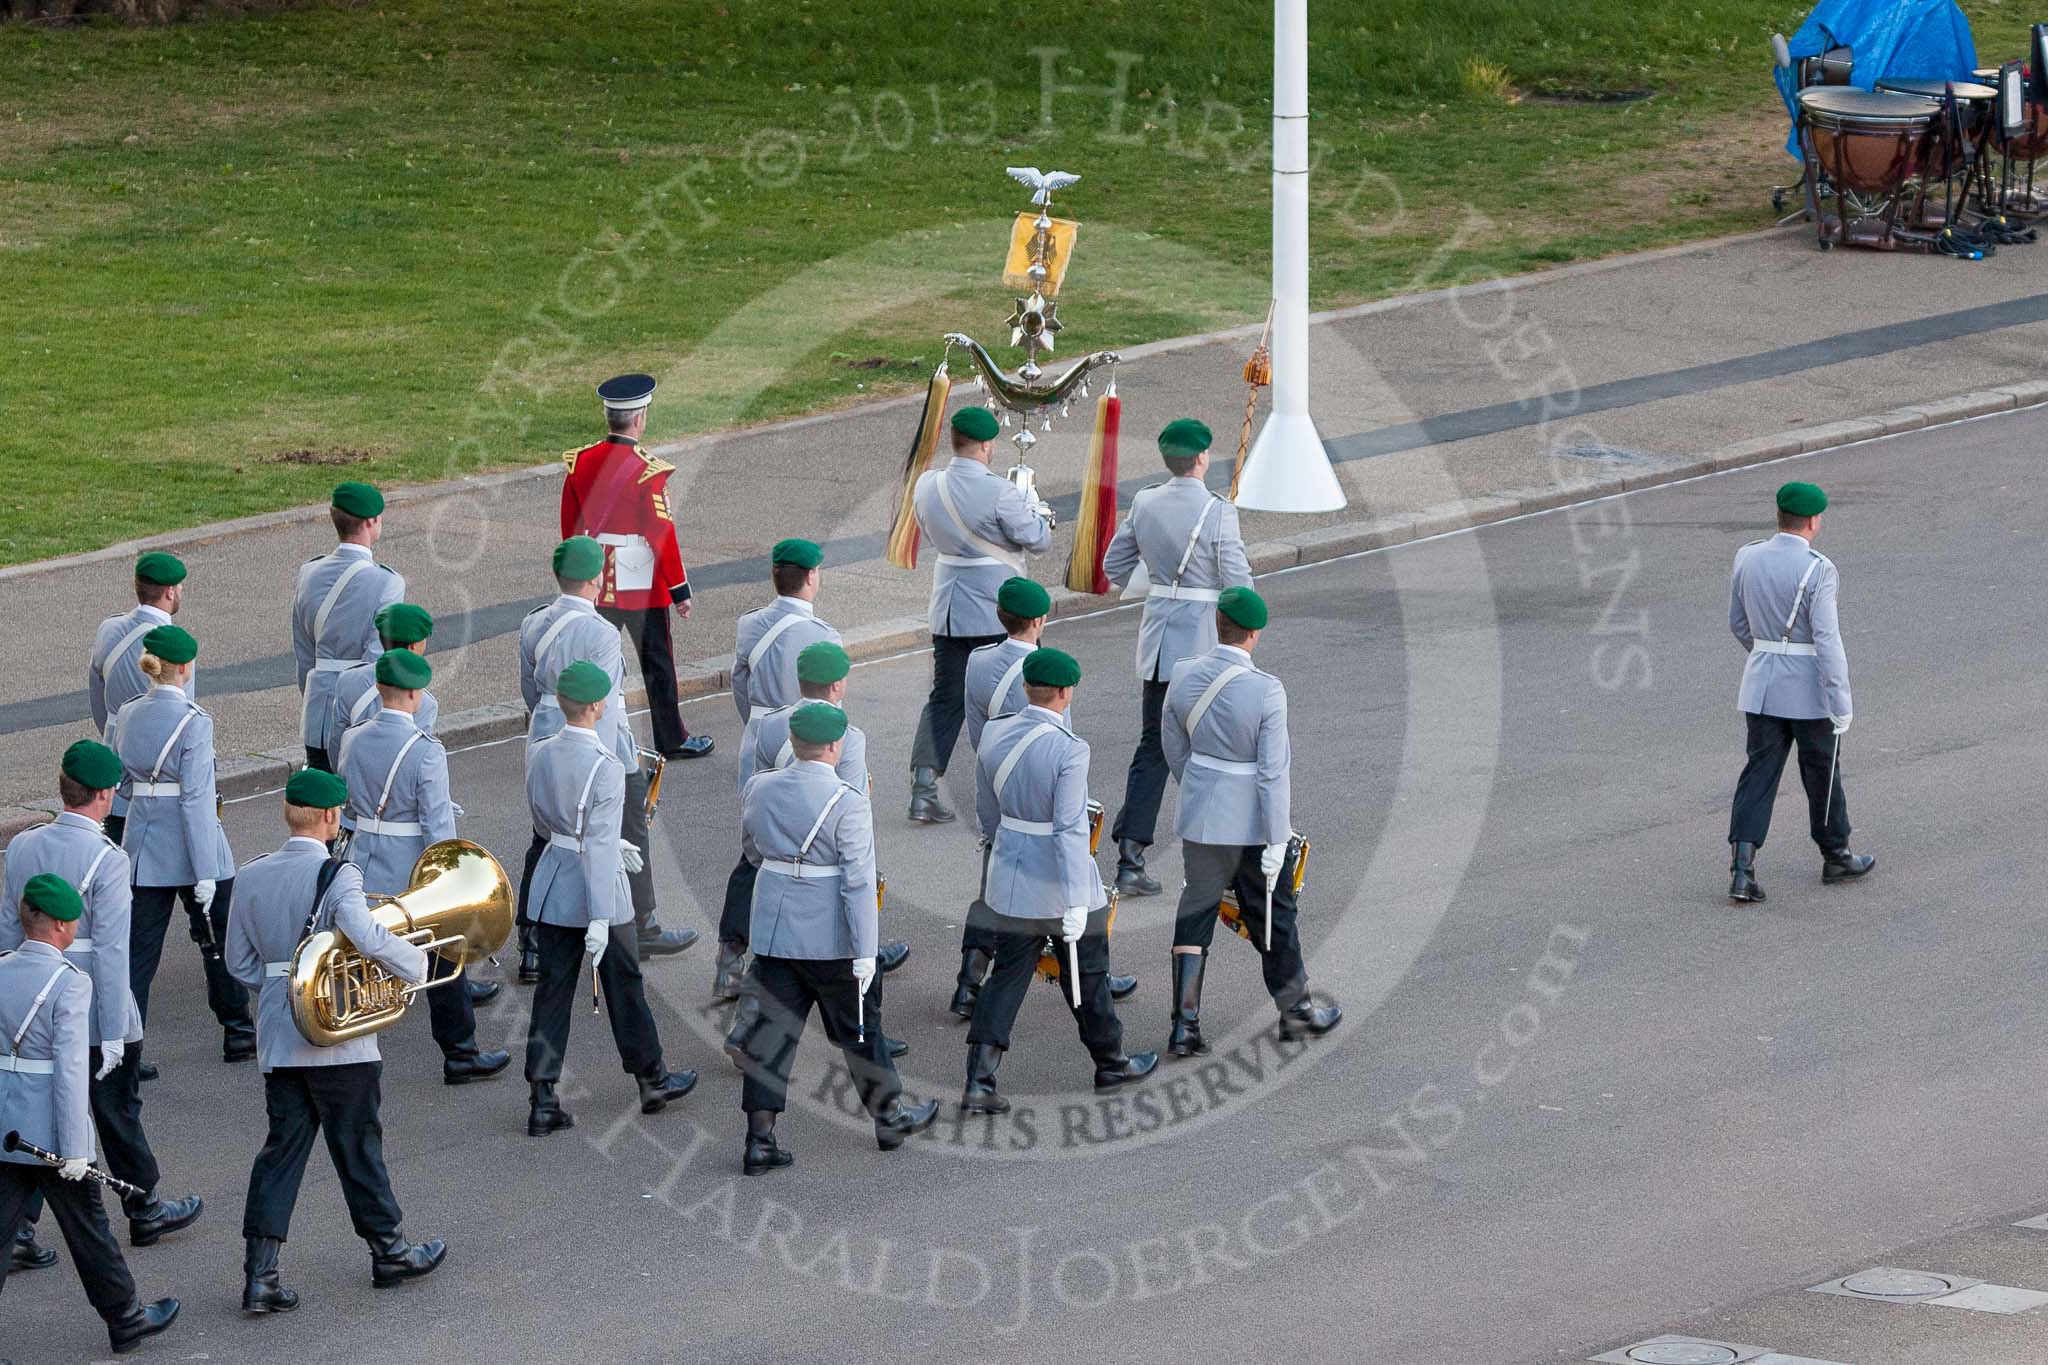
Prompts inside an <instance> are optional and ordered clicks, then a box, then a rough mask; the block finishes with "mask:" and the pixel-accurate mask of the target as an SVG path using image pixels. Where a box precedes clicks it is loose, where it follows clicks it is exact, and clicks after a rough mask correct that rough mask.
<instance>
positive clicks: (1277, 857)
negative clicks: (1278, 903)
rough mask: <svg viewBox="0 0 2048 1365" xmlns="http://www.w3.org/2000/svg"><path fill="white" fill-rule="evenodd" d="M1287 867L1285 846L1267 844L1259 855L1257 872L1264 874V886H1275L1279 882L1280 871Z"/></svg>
mask: <svg viewBox="0 0 2048 1365" xmlns="http://www.w3.org/2000/svg"><path fill="white" fill-rule="evenodd" d="M1285 866H1287V845H1285V844H1267V845H1266V847H1265V850H1264V851H1263V852H1261V853H1260V854H1259V871H1261V872H1263V873H1265V874H1266V885H1267V886H1276V885H1278V884H1279V882H1280V869H1281V868H1283V867H1285Z"/></svg>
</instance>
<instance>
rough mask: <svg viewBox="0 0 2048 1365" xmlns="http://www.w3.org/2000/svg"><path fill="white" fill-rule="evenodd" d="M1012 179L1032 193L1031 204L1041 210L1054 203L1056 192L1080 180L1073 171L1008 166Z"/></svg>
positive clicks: (1006, 168)
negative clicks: (1053, 198) (1053, 197)
mask: <svg viewBox="0 0 2048 1365" xmlns="http://www.w3.org/2000/svg"><path fill="white" fill-rule="evenodd" d="M1004 169H1005V170H1007V171H1008V172H1009V173H1010V179H1012V180H1014V181H1016V182H1017V183H1018V184H1020V185H1022V186H1024V188H1026V189H1028V190H1030V191H1032V195H1031V202H1032V203H1034V204H1037V205H1039V206H1040V207H1041V208H1042V207H1044V206H1045V205H1047V204H1050V203H1051V202H1052V196H1053V193H1054V191H1056V190H1063V189H1065V188H1066V187H1067V186H1069V185H1072V184H1074V183H1075V182H1077V181H1078V180H1080V178H1081V177H1080V176H1078V175H1076V174H1074V173H1073V172H1072V171H1040V170H1039V169H1038V167H1036V166H1006V167H1004Z"/></svg>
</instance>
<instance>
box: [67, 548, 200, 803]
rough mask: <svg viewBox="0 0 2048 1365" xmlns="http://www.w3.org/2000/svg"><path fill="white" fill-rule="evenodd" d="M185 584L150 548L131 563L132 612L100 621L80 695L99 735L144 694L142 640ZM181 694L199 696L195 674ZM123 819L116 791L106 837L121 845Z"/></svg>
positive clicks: (173, 611)
mask: <svg viewBox="0 0 2048 1365" xmlns="http://www.w3.org/2000/svg"><path fill="white" fill-rule="evenodd" d="M184 585H185V565H184V564H183V563H182V562H181V561H180V560H179V559H178V557H177V556H176V555H168V554H165V553H164V552H163V551H161V550H151V551H150V552H149V553H148V554H146V555H143V556H142V557H141V558H139V559H137V560H136V561H135V610H133V611H128V612H123V613H121V614H120V615H118V616H109V617H108V618H107V619H106V620H104V621H102V622H100V628H99V630H98V632H97V633H96V634H95V635H94V636H93V641H92V657H91V660H90V662H88V663H87V665H86V669H85V695H86V700H87V702H88V703H89V704H90V705H91V707H92V723H93V727H94V728H95V729H97V730H98V731H99V732H100V734H101V735H102V736H103V737H104V736H105V735H106V733H107V724H108V722H110V721H111V720H113V718H114V716H115V714H116V713H117V712H119V711H120V709H121V708H122V707H124V706H126V705H127V704H128V703H129V702H131V701H134V700H135V699H136V698H137V697H139V696H141V695H142V694H143V693H144V692H147V691H149V687H150V683H149V679H147V678H145V677H143V676H142V637H143V636H145V635H147V634H149V632H150V631H152V630H154V629H155V628H156V627H158V626H167V625H169V624H171V618H172V617H173V616H176V615H177V614H178V608H179V607H181V606H183V605H184V602H185V586H184ZM185 695H186V696H188V697H197V696H198V695H199V688H198V681H197V677H196V675H195V676H194V677H192V678H188V679H186V682H185ZM127 820H128V798H127V797H126V796H125V795H123V794H122V793H120V792H116V793H115V794H114V808H113V810H112V811H111V812H109V813H108V815H107V837H108V838H109V839H112V840H113V841H114V842H115V843H117V844H118V843H120V842H121V829H122V827H123V826H124V825H125V824H126V823H127Z"/></svg>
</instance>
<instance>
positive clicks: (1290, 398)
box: [1237, 0, 1344, 512]
mask: <svg viewBox="0 0 2048 1365" xmlns="http://www.w3.org/2000/svg"><path fill="white" fill-rule="evenodd" d="M1272 348H1273V349H1272V356H1273V411H1272V414H1271V415H1270V416H1268V417H1267V418H1266V425H1265V427H1264V428H1263V429H1261V430H1260V432H1259V438H1258V440H1256V441H1254V442H1253V443H1252V448H1251V452H1250V454H1249V455H1247V456H1246V457H1245V467H1244V477H1243V479H1242V480H1240V481H1239V483H1238V489H1237V505H1238V506H1240V507H1249V508H1252V509H1254V510H1256V511H1262V512H1333V511H1335V510H1337V509H1338V508H1340V507H1342V506H1343V505H1344V489H1343V487H1342V486H1341V485H1339V484H1338V482H1337V473H1336V471H1335V470H1333V469H1332V468H1330V456H1329V453H1328V452H1327V451H1325V450H1324V449H1323V438H1322V435H1321V433H1319V432H1318V431H1317V430H1316V424H1315V419H1314V418H1312V417H1310V416H1309V415H1308V0H1274V3H1273V342H1272Z"/></svg>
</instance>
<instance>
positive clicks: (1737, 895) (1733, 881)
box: [1728, 843, 1827, 901]
mask: <svg viewBox="0 0 2048 1365" xmlns="http://www.w3.org/2000/svg"><path fill="white" fill-rule="evenodd" d="M1729 847H1731V848H1732V849H1734V850H1735V857H1734V860H1733V861H1732V862H1731V863H1730V864H1729V865H1728V871H1729V874H1730V875H1729V878H1728V899H1729V900H1731V901H1760V900H1762V899H1763V898H1764V889H1763V888H1762V887H1761V886H1759V885H1757V880H1756V845H1755V844H1741V843H1738V844H1731V845H1729ZM1821 875H1822V876H1823V877H1825V876H1826V875H1827V874H1826V871H1825V869H1823V871H1822V874H1821Z"/></svg>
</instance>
